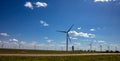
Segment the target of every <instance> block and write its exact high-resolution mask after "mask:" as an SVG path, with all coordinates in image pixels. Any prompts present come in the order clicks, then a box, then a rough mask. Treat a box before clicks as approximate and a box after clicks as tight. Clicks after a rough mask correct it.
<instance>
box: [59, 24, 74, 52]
mask: <svg viewBox="0 0 120 61" xmlns="http://www.w3.org/2000/svg"><path fill="white" fill-rule="evenodd" d="M73 26H74V25H72V26H71V27H70V28H69V29H68V30H67V31H58V32H61V33H65V34H66V51H68V41H70V36H69V32H70V30H71V29H72V27H73Z"/></svg>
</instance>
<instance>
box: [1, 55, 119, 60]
mask: <svg viewBox="0 0 120 61" xmlns="http://www.w3.org/2000/svg"><path fill="white" fill-rule="evenodd" d="M0 61H120V55H101V56H100V55H98V56H62V57H60V56H57V57H55V56H52V57H48V56H42V57H23V56H7V57H5V56H0Z"/></svg>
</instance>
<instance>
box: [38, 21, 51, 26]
mask: <svg viewBox="0 0 120 61" xmlns="http://www.w3.org/2000/svg"><path fill="white" fill-rule="evenodd" d="M40 24H42V25H43V26H49V24H48V23H46V22H45V21H42V20H41V21H40Z"/></svg>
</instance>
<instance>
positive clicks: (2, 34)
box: [0, 33, 9, 36]
mask: <svg viewBox="0 0 120 61" xmlns="http://www.w3.org/2000/svg"><path fill="white" fill-rule="evenodd" d="M0 35H1V36H9V35H8V34H7V33H0Z"/></svg>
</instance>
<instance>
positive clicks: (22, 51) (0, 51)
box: [0, 49, 88, 54]
mask: <svg viewBox="0 0 120 61" xmlns="http://www.w3.org/2000/svg"><path fill="white" fill-rule="evenodd" d="M78 53H88V52H83V51H81V52H80V51H75V52H72V51H68V52H66V51H56V50H27V49H0V54H78Z"/></svg>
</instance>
